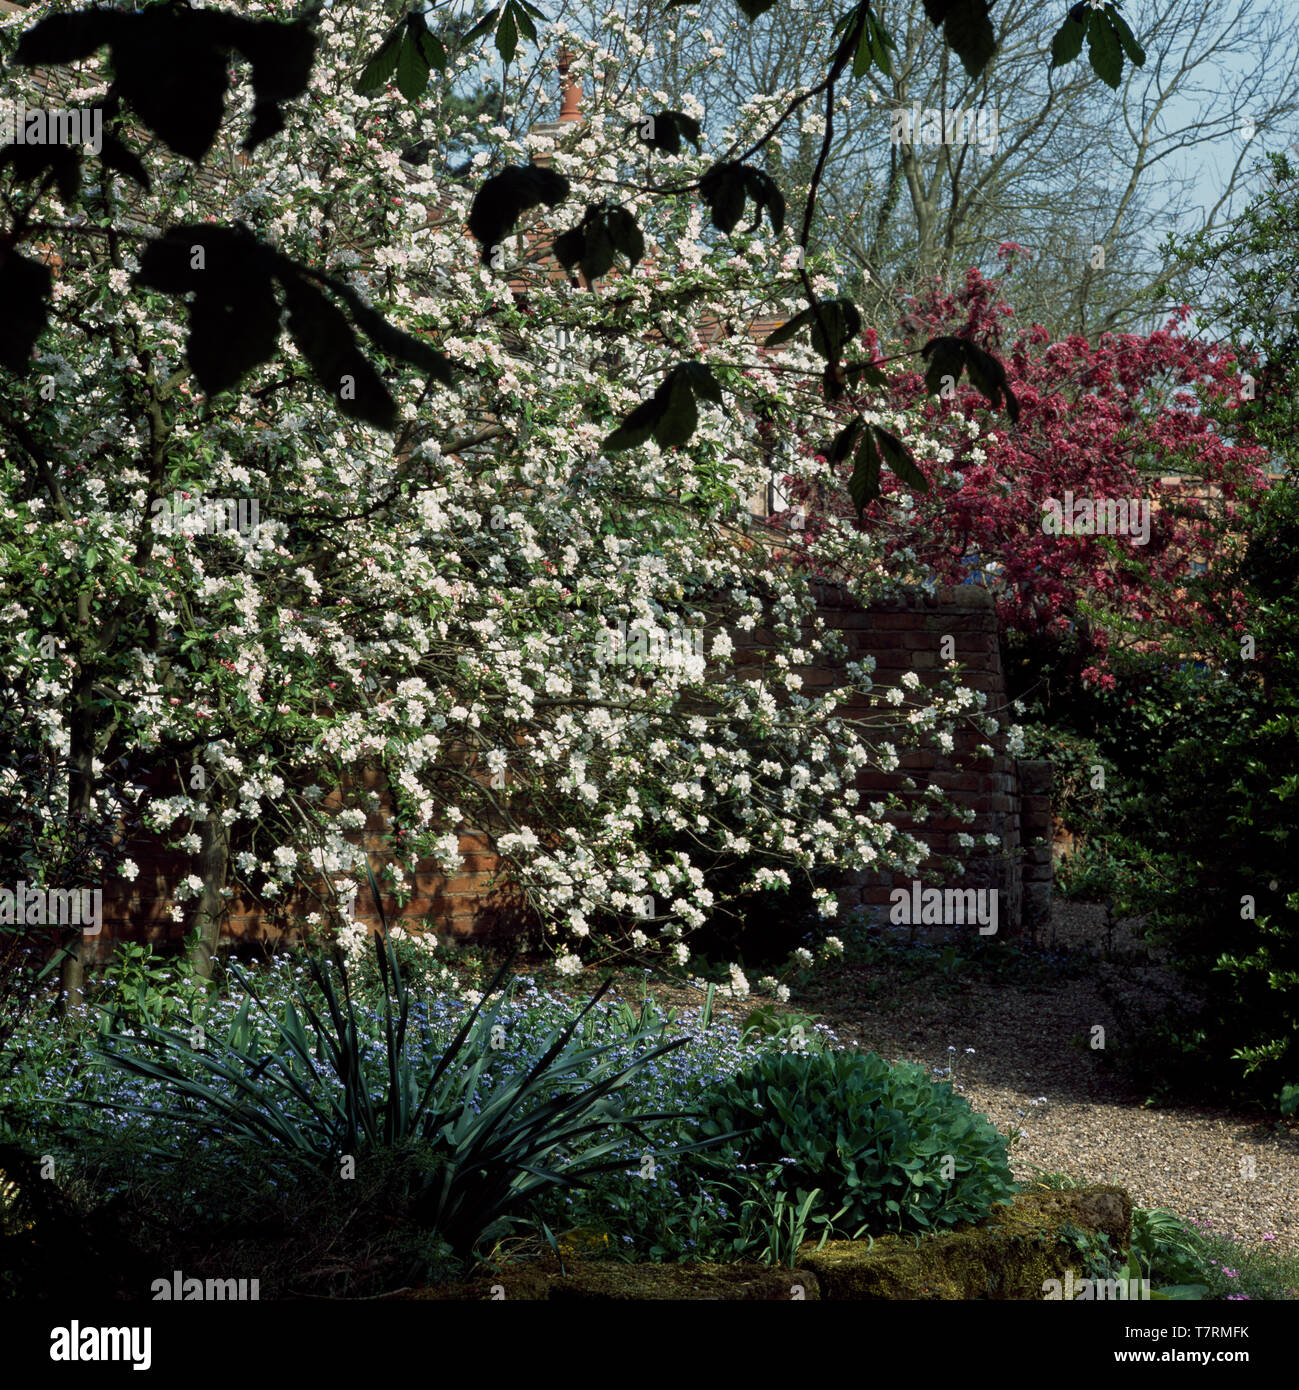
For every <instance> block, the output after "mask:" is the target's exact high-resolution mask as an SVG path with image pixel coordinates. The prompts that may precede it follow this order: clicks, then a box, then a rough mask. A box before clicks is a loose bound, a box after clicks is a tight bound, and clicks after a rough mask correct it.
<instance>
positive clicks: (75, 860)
mask: <svg viewBox="0 0 1299 1390" xmlns="http://www.w3.org/2000/svg"><path fill="white" fill-rule="evenodd" d="M84 597H85V596H84V595H82V596H81V598H83V599H84ZM78 607H79V608H82V607H88V605H83V604H81V603H79V604H78ZM86 616H87V618H88V616H89V615H88V613H87V615H86ZM93 683H94V676H93V673H92V672H91V671H90V670H89V669H87V667H86V665H85V664H84V663H83V664H81V666H80V667H79V669H78V672H77V680H76V684H75V685H74V686H73V689H72V725H71V728H70V730H69V742H70V755H69V759H68V762H69V769H68V829H69V833H70V835H71V836H72V845H71V848H72V851H73V852H72V854H71V855H70V856H69V862H68V864H67V869H66V870H65V872H67V871H73V872H75V870H76V868H77V867H78V866H79V865H80V864H82V863H84V862H85V855H84V853H83V850H84V847H85V840H86V837H87V836H88V835H89V833H90V819H91V810H92V801H91V792H92V789H93V785H94V759H95V710H94V704H93V693H92V690H91V686H92V685H93ZM47 886H48V885H47ZM66 886H68V887H70V888H71V887H78V888H79V887H82V886H88V885H81V884H68V885H66ZM60 944H61V946H62V949H63V952H64V954H63V961H62V964H61V965H60V967H59V1003H58V1011H59V1013H61V1014H62V1013H66V1012H67V1010H68V1009H69V1008H75V1007H77V1006H78V1005H80V1004H81V1003H82V999H83V991H84V989H85V983H86V937H85V935H84V934H83V932H82V929H81V927H80V926H70V927H69V928H68V930H67V931H66V932H64V934H63V938H62V941H61V943H60Z"/></svg>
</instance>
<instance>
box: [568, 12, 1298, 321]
mask: <svg viewBox="0 0 1299 1390" xmlns="http://www.w3.org/2000/svg"><path fill="white" fill-rule="evenodd" d="M618 9H619V13H621V14H622V15H623V17H625V18H626V19H627V20H628V21H629V27H630V31H631V33H632V34H633V35H634V36H636V37H635V38H633V39H631V40H629V39H628V38H627V37H626V36H625V35H622V34H617V33H611V32H610V31H609V29H608V28H607V27H606V26H605V25H604V22H603V19H602V18H601V17H600V16H598V15H596V14H595V12H594V11H592V10H591V9H590V7H588V6H585V5H583V4H577V3H575V2H574V0H561V3H560V5H559V7H558V11H557V17H558V18H560V19H562V20H563V21H564V22H566V23H567V24H569V25H570V26H571V27H572V28H573V29H575V30H578V31H585V32H588V33H590V34H591V35H593V36H596V35H599V36H600V37H601V41H602V42H603V43H604V44H605V46H606V47H607V49H608V51H609V54H610V63H609V66H608V69H607V71H606V83H607V84H608V83H612V84H615V85H614V88H613V90H616V85H617V84H619V83H621V82H624V81H629V80H630V79H631V77H632V76H633V75H635V76H636V77H637V78H639V80H641V81H644V82H646V83H647V84H648V85H649V86H651V87H655V86H657V87H659V88H661V89H662V90H663V91H664V92H666V93H667V95H668V96H669V98H670V99H671V100H672V101H673V102H674V103H677V102H679V101H680V99H681V97H682V95H683V94H684V93H685V92H686V91H691V92H693V93H694V94H695V95H696V96H697V97H699V98H700V100H701V101H702V102H703V103H704V106H705V108H706V112H707V116H706V120H705V129H706V131H707V133H708V134H709V135H710V136H711V138H712V140H713V142H714V145H717V144H719V143H720V142H721V140H722V137H723V134H724V132H725V130H726V128H727V127H728V126H729V125H731V123H732V122H733V121H734V120H735V118H736V114H737V112H738V110H739V108H740V106H741V105H742V104H743V103H744V102H745V101H747V100H749V99H750V98H751V97H752V96H754V95H755V94H762V95H770V96H779V95H781V94H784V93H792V92H794V91H796V90H799V89H806V88H807V87H809V86H811V85H812V84H814V83H815V82H816V81H818V80H819V79H820V78H822V77H823V76H824V73H825V68H826V63H827V58H828V54H829V53H830V52H831V51H832V49H833V44H832V42H831V32H832V28H833V23H834V19H835V15H836V11H835V10H834V9H832V8H829V7H825V6H823V5H822V4H821V3H820V0H782V3H778V4H777V5H776V6H774V7H773V8H772V9H771V10H769V11H768V12H767V13H766V14H764V15H763V16H762V17H761V18H760V19H758V20H757V21H754V22H752V23H750V22H749V21H747V20H745V19H744V18H743V16H742V15H740V13H739V11H738V10H737V8H736V6H735V4H734V0H703V2H702V3H701V4H700V5H699V6H698V7H697V10H696V9H695V8H692V9H690V10H682V9H679V8H676V9H668V8H665V7H664V6H663V5H661V4H660V3H655V0H623V2H622V4H621V5H620V6H619V7H618ZM875 9H876V12H877V14H878V15H879V17H880V19H881V21H882V22H883V24H884V27H885V28H886V29H887V30H888V31H889V33H890V34H891V35H892V37H893V39H894V41H895V43H896V45H897V47H896V51H895V52H894V53H893V55H892V69H893V71H892V75H891V76H885V75H884V74H882V73H880V72H879V71H878V70H877V69H876V68H874V67H872V68H871V70H870V71H869V72H868V73H867V74H866V76H864V77H863V78H862V79H861V80H860V81H859V82H857V83H856V84H855V86H854V87H853V88H852V89H851V90H850V91H849V92H848V93H847V95H846V96H845V97H844V98H843V100H842V101H841V103H840V111H839V113H838V114H837V115H836V125H835V129H836V134H835V140H834V144H833V153H832V157H831V167H832V169H833V177H832V178H827V179H826V180H825V181H824V182H823V183H822V185H821V190H820V197H819V201H818V207H817V217H816V222H815V235H816V239H817V241H818V242H819V243H820V244H822V245H826V246H830V247H833V248H834V249H835V250H837V251H838V253H839V254H840V256H841V258H842V260H843V262H844V265H845V267H846V269H847V270H848V272H849V275H850V277H853V278H855V281H856V283H855V284H854V285H853V286H852V288H853V290H854V292H855V293H856V294H857V295H858V297H859V301H860V302H861V304H862V307H863V309H864V310H865V311H866V313H867V315H868V318H869V319H871V320H873V321H875V322H876V323H878V324H884V323H890V322H891V321H892V320H893V319H894V318H896V314H897V310H898V308H899V306H900V304H901V303H902V301H903V300H904V298H905V296H906V295H907V294H909V293H913V292H915V291H916V290H917V289H918V288H919V287H920V286H922V285H923V284H925V283H926V282H928V281H929V280H930V279H931V278H932V277H933V276H935V275H938V276H942V277H947V276H950V275H952V274H959V273H960V272H961V271H963V270H964V268H965V267H967V266H969V265H978V266H980V267H981V268H983V269H985V270H991V269H994V268H995V266H996V251H997V248H998V247H999V246H1001V245H1002V244H1004V243H1006V242H1015V243H1018V244H1019V245H1021V246H1023V247H1025V248H1026V249H1027V251H1029V252H1030V253H1031V255H1030V256H1029V257H1028V258H1025V259H1023V260H1021V262H1020V264H1019V266H1018V268H1017V271H1016V276H1015V285H1016V290H1015V299H1016V305H1017V308H1018V309H1019V310H1020V312H1021V314H1022V315H1023V316H1024V317H1027V318H1031V319H1033V320H1036V321H1038V322H1041V323H1043V324H1044V325H1045V326H1046V327H1047V328H1048V329H1050V330H1051V331H1052V332H1054V333H1056V334H1065V333H1070V332H1080V333H1085V334H1088V335H1094V334H1096V333H1100V332H1104V331H1107V330H1119V329H1128V328H1136V327H1138V326H1148V325H1149V324H1150V323H1151V322H1152V321H1153V320H1154V319H1156V318H1161V317H1163V316H1164V314H1165V313H1166V310H1167V308H1168V307H1171V306H1172V305H1173V304H1175V303H1177V302H1180V300H1179V298H1178V296H1177V293H1176V281H1177V277H1178V268H1177V265H1176V263H1175V261H1174V259H1173V258H1172V257H1171V256H1170V255H1169V254H1168V252H1167V249H1166V247H1165V245H1164V243H1165V242H1166V239H1167V237H1168V235H1169V234H1174V235H1176V236H1178V237H1185V236H1189V235H1193V234H1194V233H1195V232H1197V231H1200V230H1202V229H1204V228H1206V227H1212V226H1215V225H1219V224H1221V222H1222V221H1223V220H1224V219H1225V218H1227V217H1229V216H1230V215H1231V212H1232V209H1233V206H1234V205H1236V204H1238V203H1239V201H1240V195H1241V194H1242V193H1243V192H1244V191H1245V189H1246V186H1247V184H1248V182H1249V177H1250V169H1251V168H1252V167H1254V166H1255V165H1256V163H1257V161H1258V159H1259V158H1260V157H1261V154H1262V151H1263V150H1264V149H1267V148H1273V147H1276V148H1282V147H1284V146H1285V145H1286V144H1287V143H1288V142H1289V141H1290V140H1291V139H1293V135H1294V119H1295V113H1296V111H1297V110H1299V35H1297V34H1296V33H1295V30H1294V27H1293V25H1292V24H1291V23H1290V22H1289V20H1288V17H1287V16H1286V15H1285V14H1284V13H1282V12H1281V11H1280V10H1278V9H1277V8H1276V7H1273V6H1270V5H1268V4H1267V3H1265V0H1237V3H1233V4H1231V5H1221V4H1217V3H1215V0H1127V3H1126V5H1125V6H1124V14H1125V15H1126V16H1127V19H1128V22H1129V23H1130V25H1131V27H1132V29H1133V30H1134V32H1135V33H1136V35H1137V37H1138V39H1139V41H1140V42H1141V44H1142V45H1143V47H1144V48H1145V49H1146V51H1147V55H1148V58H1147V62H1146V65H1145V66H1144V67H1141V68H1137V67H1134V66H1133V65H1132V64H1131V63H1130V62H1129V63H1125V65H1124V69H1123V76H1122V79H1121V83H1120V87H1119V89H1118V91H1117V93H1116V92H1113V91H1111V90H1110V89H1109V88H1108V87H1107V86H1106V85H1105V84H1104V83H1103V82H1102V81H1101V80H1100V78H1099V77H1097V75H1096V74H1095V73H1094V72H1093V71H1092V69H1091V68H1090V66H1089V65H1088V64H1087V63H1086V61H1084V60H1083V59H1079V60H1078V61H1076V62H1074V63H1071V64H1069V65H1068V66H1066V67H1063V68H1057V69H1051V68H1050V67H1049V63H1050V55H1051V39H1052V36H1053V34H1054V32H1055V30H1056V29H1057V28H1058V27H1059V24H1060V21H1061V19H1062V18H1063V12H1062V10H1057V9H1056V8H1055V7H1044V6H1043V5H1042V3H1041V0H1003V2H1002V3H999V4H998V5H997V6H996V7H995V8H994V11H993V17H994V22H995V24H996V28H997V38H998V44H999V47H998V52H997V54H996V56H995V57H994V58H993V60H992V61H991V63H989V64H988V66H987V67H986V68H985V69H984V71H983V72H982V73H981V74H980V76H979V77H978V78H975V79H971V78H969V77H968V76H967V74H966V73H965V71H964V69H963V68H962V66H961V64H960V63H959V62H958V61H957V60H956V58H955V57H954V56H953V55H952V53H951V52H950V50H949V49H948V48H947V46H946V44H945V43H944V41H943V36H942V34H941V33H940V32H938V31H936V30H935V29H934V28H933V26H932V25H931V24H930V23H929V21H928V18H927V16H926V14H925V11H924V7H923V4H922V3H921V0H877V4H876V6H875ZM696 14H697V16H698V17H697V18H695V15H696ZM668 30H673V31H676V32H677V34H678V36H679V37H680V38H681V39H683V40H685V42H684V45H683V47H679V46H672V47H671V48H669V47H668V46H667V45H665V44H663V42H662V40H663V38H664V36H665V34H666V33H667V31H668ZM656 40H657V42H656ZM661 54H662V55H665V56H660V55H661ZM667 55H670V56H667ZM933 113H937V114H938V120H937V123H935V122H934V121H933V119H932V115H933ZM816 119H817V118H816V117H815V116H811V115H809V116H808V117H807V118H806V119H805V120H804V122H803V125H802V129H801V131H798V132H796V133H795V135H794V136H791V137H789V138H786V139H785V140H784V143H783V144H777V143H776V142H773V148H772V149H771V150H770V152H769V153H768V154H767V156H766V158H767V161H768V162H767V170H768V172H769V173H771V174H773V175H774V176H777V177H779V178H780V179H781V180H782V182H783V185H784V188H785V192H786V194H787V196H789V198H790V202H791V211H792V212H793V213H794V215H795V216H797V214H799V213H801V196H800V186H802V185H805V184H806V181H807V178H808V174H809V171H810V168H811V166H812V164H813V162H814V157H815V148H816V146H817V145H819V138H820V137H819V127H818V125H817V123H816ZM935 136H937V139H935V138H934V137H935ZM908 137H909V138H908ZM1246 137H1248V138H1246ZM1224 139H1227V140H1233V139H1234V140H1235V143H1236V150H1235V157H1234V162H1232V163H1231V165H1230V167H1227V168H1222V167H1220V166H1218V165H1215V164H1210V163H1207V162H1206V155H1207V153H1208V147H1209V146H1210V145H1212V144H1213V143H1214V142H1218V141H1222V140H1224Z"/></svg>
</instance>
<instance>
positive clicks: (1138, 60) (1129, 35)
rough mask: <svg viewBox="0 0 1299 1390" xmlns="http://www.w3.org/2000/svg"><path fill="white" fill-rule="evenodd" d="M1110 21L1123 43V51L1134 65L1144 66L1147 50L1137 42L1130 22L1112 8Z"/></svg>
mask: <svg viewBox="0 0 1299 1390" xmlns="http://www.w3.org/2000/svg"><path fill="white" fill-rule="evenodd" d="M1108 18H1109V21H1110V23H1111V24H1112V25H1113V26H1114V32H1115V34H1117V35H1118V40H1119V42H1120V43H1121V44H1122V45H1123V51H1124V52H1125V53H1126V54H1127V55H1128V57H1129V58H1130V59H1131V61H1132V64H1133V66H1134V67H1138V68H1140V67H1144V66H1145V62H1146V50H1145V49H1144V48H1142V47H1141V45H1140V44H1139V43H1138V42H1137V37H1136V35H1135V34H1134V33H1133V32H1132V30H1131V29H1129V28H1128V22H1127V20H1126V19H1124V18H1123V16H1122V15H1121V14H1120V13H1119V12H1118V10H1110V11H1109V15H1108Z"/></svg>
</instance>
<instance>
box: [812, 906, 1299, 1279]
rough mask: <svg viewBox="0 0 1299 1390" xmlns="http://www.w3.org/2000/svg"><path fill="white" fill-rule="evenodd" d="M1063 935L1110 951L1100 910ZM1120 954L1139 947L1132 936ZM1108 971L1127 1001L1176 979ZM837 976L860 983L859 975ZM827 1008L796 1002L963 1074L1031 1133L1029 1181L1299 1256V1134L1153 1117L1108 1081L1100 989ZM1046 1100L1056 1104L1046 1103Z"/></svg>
mask: <svg viewBox="0 0 1299 1390" xmlns="http://www.w3.org/2000/svg"><path fill="white" fill-rule="evenodd" d="M1052 928H1053V931H1054V939H1055V942H1056V943H1057V944H1061V943H1065V942H1080V941H1083V942H1088V943H1090V944H1092V945H1098V944H1099V945H1103V944H1104V939H1105V926H1104V913H1103V910H1102V909H1100V908H1096V907H1089V906H1079V905H1074V904H1069V903H1060V904H1057V908H1056V913H1055V917H1054V920H1053V924H1052ZM1113 944H1114V946H1115V948H1117V949H1118V950H1120V951H1122V950H1124V949H1133V950H1135V949H1137V947H1136V943H1135V942H1133V941H1132V939H1131V938H1130V937H1129V936H1128V935H1127V933H1126V932H1125V931H1124V929H1123V927H1122V925H1120V926H1118V927H1116V928H1115V933H1114V940H1113ZM1098 969H1099V970H1100V971H1101V972H1102V973H1103V975H1104V976H1106V977H1107V978H1109V979H1110V980H1111V981H1113V983H1114V984H1116V985H1118V986H1119V987H1120V988H1121V989H1125V990H1130V989H1140V988H1142V987H1143V986H1148V985H1151V984H1166V983H1167V978H1168V977H1167V976H1165V975H1164V972H1163V971H1161V970H1159V969H1158V967H1157V966H1152V967H1150V968H1149V969H1143V970H1139V971H1134V970H1132V969H1131V968H1129V969H1128V970H1126V971H1122V972H1120V971H1119V970H1117V969H1115V968H1113V967H1107V966H1105V965H1101V966H1099V967H1098ZM836 974H839V975H841V976H851V974H852V967H844V969H843V970H842V971H839V972H836ZM1134 977H1135V978H1134ZM830 984H831V982H830V981H829V980H827V981H826V985H827V986H830ZM820 996H821V990H820V989H816V990H815V992H813V991H809V992H808V994H807V997H806V999H805V1000H797V999H796V1000H795V1001H793V1002H794V1003H795V1004H798V1003H802V1006H803V1007H804V1008H805V1009H807V1011H808V1012H816V1013H818V1014H821V1015H822V1016H823V1017H824V1018H825V1020H826V1022H827V1023H828V1024H829V1026H830V1027H832V1028H833V1029H834V1031H835V1032H836V1033H837V1034H838V1036H839V1038H840V1039H841V1040H842V1041H844V1042H854V1041H855V1042H858V1043H860V1044H861V1045H862V1046H864V1047H868V1048H871V1049H873V1050H875V1051H877V1052H879V1053H881V1055H883V1056H885V1057H888V1058H889V1059H890V1060H898V1059H906V1060H907V1061H912V1062H920V1063H922V1064H924V1065H925V1066H927V1067H930V1068H933V1067H942V1068H945V1067H948V1066H952V1067H953V1068H954V1071H955V1079H956V1082H957V1084H958V1085H959V1086H960V1087H962V1088H963V1091H962V1093H963V1094H964V1095H965V1096H967V1097H968V1099H969V1100H970V1103H971V1104H972V1105H973V1106H974V1108H975V1109H976V1110H980V1111H983V1112H984V1113H986V1114H987V1115H988V1116H989V1117H990V1118H991V1119H992V1120H993V1121H994V1123H995V1124H996V1125H997V1126H998V1127H999V1128H1000V1129H1002V1130H1006V1129H1009V1128H1010V1127H1012V1126H1018V1127H1019V1128H1021V1129H1023V1130H1024V1131H1025V1133H1024V1135H1023V1137H1022V1138H1020V1140H1019V1141H1018V1142H1017V1143H1016V1144H1015V1146H1014V1148H1013V1149H1012V1152H1011V1158H1012V1168H1013V1169H1014V1172H1015V1175H1016V1177H1028V1176H1031V1173H1032V1170H1033V1168H1034V1167H1037V1168H1045V1169H1048V1170H1050V1171H1052V1172H1060V1173H1068V1174H1069V1175H1070V1176H1072V1177H1077V1178H1081V1179H1084V1180H1086V1181H1088V1182H1105V1183H1117V1184H1119V1185H1120V1186H1122V1187H1124V1188H1126V1189H1127V1191H1128V1192H1129V1193H1130V1194H1131V1196H1132V1200H1133V1202H1134V1203H1135V1204H1136V1205H1137V1206H1142V1207H1168V1208H1170V1209H1171V1210H1173V1211H1175V1212H1176V1213H1177V1214H1178V1215H1179V1216H1181V1217H1184V1218H1192V1217H1193V1218H1198V1219H1201V1220H1207V1221H1210V1222H1212V1223H1213V1227H1214V1229H1215V1230H1223V1231H1226V1232H1229V1233H1231V1234H1233V1235H1236V1236H1239V1237H1240V1238H1241V1240H1242V1242H1243V1243H1244V1244H1246V1245H1254V1244H1256V1243H1260V1242H1261V1240H1262V1237H1263V1236H1264V1235H1265V1234H1272V1235H1275V1237H1276V1239H1275V1242H1272V1243H1271V1244H1272V1248H1273V1249H1285V1250H1287V1251H1290V1252H1292V1253H1299V1133H1296V1131H1295V1130H1294V1128H1293V1127H1291V1128H1290V1130H1289V1132H1287V1133H1281V1134H1278V1133H1277V1132H1276V1128H1275V1126H1274V1125H1272V1124H1270V1123H1268V1122H1267V1121H1266V1119H1260V1118H1259V1117H1257V1116H1251V1115H1248V1114H1245V1113H1233V1112H1231V1111H1226V1110H1217V1109H1200V1108H1191V1107H1167V1108H1158V1109H1156V1108H1146V1107H1145V1105H1144V1101H1145V1099H1146V1095H1145V1093H1143V1092H1141V1091H1136V1090H1133V1089H1132V1087H1131V1086H1130V1085H1125V1084H1124V1083H1123V1082H1122V1081H1121V1080H1120V1079H1119V1078H1117V1077H1116V1076H1115V1075H1114V1074H1113V1073H1111V1072H1109V1071H1108V1070H1102V1068H1101V1066H1100V1064H1099V1055H1098V1053H1096V1052H1093V1051H1092V1049H1091V1047H1090V1046H1089V1040H1090V1038H1091V1036H1092V1031H1091V1030H1092V1029H1093V1027H1094V1026H1096V1025H1100V1026H1101V1027H1103V1028H1105V1030H1106V1041H1107V1042H1110V1043H1113V1042H1114V1041H1116V1040H1117V1035H1116V1022H1115V1019H1114V1017H1113V1015H1112V1013H1111V1010H1110V1009H1109V1008H1108V1007H1107V1006H1106V1004H1105V1003H1104V1002H1103V1000H1102V998H1101V995H1100V993H1099V990H1098V988H1097V986H1096V983H1095V982H1094V981H1093V980H1091V979H1083V980H1074V981H1068V982H1066V983H1063V984H1061V985H1059V986H1057V987H1056V988H1054V989H1053V990H1051V991H1048V992H1039V991H1030V990H1028V989H1022V988H1014V987H1009V986H1005V985H996V986H987V985H984V986H979V985H974V986H971V987H970V988H969V989H968V990H965V991H962V992H961V993H960V994H958V995H955V996H949V997H947V998H944V997H941V996H939V997H935V996H932V995H931V996H930V997H929V998H919V999H912V998H895V999H894V1000H891V1001H889V1004H890V1006H889V1007H885V1008H879V1007H875V1006H872V1005H870V1004H867V1005H866V1006H853V1005H852V1004H851V1003H850V1002H848V1001H849V1000H851V998H852V992H851V984H850V980H843V979H841V980H838V981H835V982H833V993H832V994H831V993H830V990H829V988H827V989H826V993H825V996H824V998H823V999H822V998H821V997H820ZM950 1048H955V1049H956V1051H955V1053H952V1052H951V1051H949V1049H950ZM969 1048H973V1049H974V1052H973V1054H972V1055H971V1054H969V1053H967V1049H969ZM1043 1097H1044V1098H1045V1104H1038V1103H1035V1102H1038V1101H1039V1100H1040V1099H1041V1098H1043Z"/></svg>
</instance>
